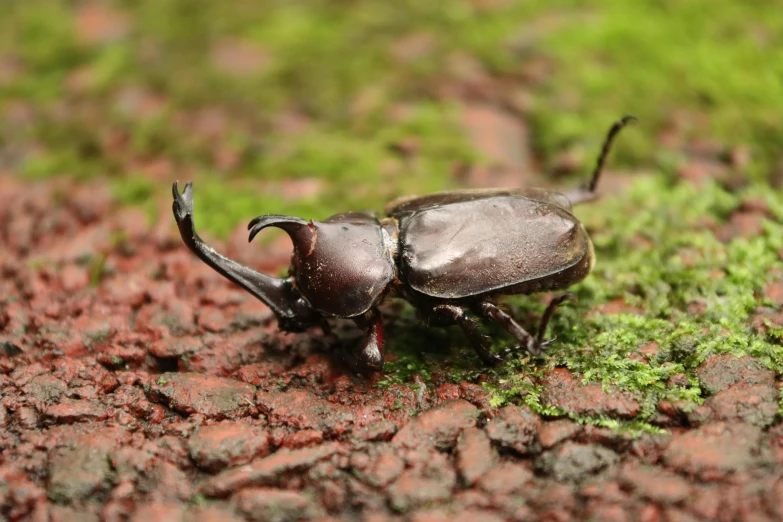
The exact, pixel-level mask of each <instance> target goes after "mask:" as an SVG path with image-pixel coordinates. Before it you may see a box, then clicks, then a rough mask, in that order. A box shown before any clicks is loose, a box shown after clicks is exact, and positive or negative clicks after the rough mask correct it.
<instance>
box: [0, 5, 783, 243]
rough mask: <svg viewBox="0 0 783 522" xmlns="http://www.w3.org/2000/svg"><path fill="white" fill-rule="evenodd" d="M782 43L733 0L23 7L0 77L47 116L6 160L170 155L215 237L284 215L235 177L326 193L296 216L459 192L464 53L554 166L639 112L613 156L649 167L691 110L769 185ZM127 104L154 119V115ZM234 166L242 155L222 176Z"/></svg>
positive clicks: (38, 118) (10, 93) (3, 89)
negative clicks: (740, 150) (231, 59)
mask: <svg viewBox="0 0 783 522" xmlns="http://www.w3.org/2000/svg"><path fill="white" fill-rule="evenodd" d="M95 6H98V10H97V11H98V12H97V14H96V13H95V12H92V11H90V8H91V7H92V8H94V7H95ZM107 10H108V11H109V13H110V15H109V16H106V15H105V14H102V13H105V12H106V11H107ZM782 35H783V12H781V10H780V9H779V8H778V6H776V5H774V3H738V2H732V1H730V0H719V1H717V2H716V1H712V2H707V1H706V0H699V1H697V0H684V1H682V0H678V1H673V0H672V1H664V0H646V1H639V2H596V1H592V2H588V1H575V0H571V1H567V0H559V1H555V2H551V1H547V2H544V1H538V0H535V1H525V2H520V1H503V2H489V1H488V2H481V1H473V2H471V1H467V0H461V1H455V2H448V3H446V4H445V5H444V4H442V3H432V2H416V1H413V0H407V1H400V2H384V1H381V0H353V1H351V0H344V1H338V2H334V1H325V0H300V1H290V0H261V1H256V2H250V1H237V2H213V1H210V0H125V1H120V0H117V1H113V2H112V1H106V2H92V3H90V2H76V1H68V0H24V1H23V0H9V1H6V2H3V3H2V5H0V57H2V62H0V63H3V64H5V67H4V69H6V70H9V71H12V72H11V73H8V74H4V75H0V110H4V111H10V110H11V109H12V107H15V106H17V105H18V104H19V103H20V102H21V103H27V104H29V105H30V106H32V108H33V113H34V116H33V117H32V121H30V122H28V123H27V124H26V125H24V126H22V127H21V128H20V127H18V126H16V125H15V126H13V127H11V128H5V129H2V127H0V129H2V132H0V140H2V141H0V147H2V146H3V145H5V146H6V147H10V146H11V145H15V146H17V145H18V144H19V143H21V144H22V145H21V146H17V147H16V149H21V150H22V151H23V152H22V153H21V154H20V157H15V159H16V161H17V163H15V164H14V166H16V167H17V170H19V171H22V172H25V173H27V174H29V175H35V176H50V175H60V174H65V175H71V176H76V177H93V176H99V175H111V176H124V177H126V178H127V177H128V176H135V175H137V174H138V171H137V166H138V165H139V164H140V163H145V162H150V161H153V160H155V159H157V158H166V160H168V161H172V162H173V164H174V167H175V170H176V173H180V172H182V173H186V174H187V175H190V176H192V177H196V179H198V180H199V181H200V182H201V180H202V179H203V180H204V181H203V182H201V184H200V185H199V187H198V188H197V191H198V192H197V194H198V195H199V196H201V197H208V198H209V199H208V201H206V202H201V201H200V202H199V203H198V205H199V207H200V208H201V209H202V212H204V213H205V214H206V213H209V215H214V216H215V220H214V222H212V220H210V222H205V223H204V225H205V226H212V227H214V228H213V231H215V232H218V233H220V234H224V233H226V232H227V231H228V230H229V229H230V228H231V226H230V224H231V223H236V222H237V221H239V220H241V219H246V218H247V215H248V214H246V213H245V211H246V209H247V208H248V207H250V206H253V207H254V210H253V212H254V213H258V212H259V211H264V210H265V209H267V208H268V209H269V211H270V212H276V211H283V210H284V209H283V208H282V205H281V204H280V199H279V198H277V197H275V195H269V194H262V195H260V196H258V199H255V198H256V195H253V194H252V193H251V192H248V191H245V190H237V187H235V186H231V185H230V184H228V183H227V181H228V180H229V179H243V178H253V179H258V178H261V179H290V178H295V177H317V178H319V179H323V180H327V181H328V182H329V183H328V184H327V189H326V193H325V194H323V195H321V197H320V198H319V199H320V200H321V203H317V202H316V201H312V200H311V201H307V200H306V199H307V198H305V201H300V202H294V203H293V204H291V203H290V202H288V203H286V208H285V210H287V211H288V212H313V213H315V214H316V217H318V216H321V215H325V214H328V213H329V212H333V211H335V210H338V209H339V210H342V209H344V208H348V207H360V208H366V207H371V208H380V206H381V205H382V204H383V202H384V201H385V200H387V199H388V198H389V197H392V196H395V195H399V194H402V193H405V192H410V191H413V192H426V191H430V190H433V189H442V188H447V187H450V186H453V185H455V181H454V180H453V175H452V171H453V169H454V168H455V167H454V166H455V164H458V163H460V162H465V161H474V160H476V156H475V153H474V151H473V150H472V148H471V146H470V144H469V143H467V142H466V141H465V139H464V137H463V134H462V133H461V131H460V129H459V126H458V125H457V123H456V121H457V117H456V114H457V112H458V107H455V105H454V104H452V103H450V102H448V101H446V100H444V98H443V97H442V96H440V95H439V91H438V88H439V86H441V85H442V83H443V82H446V83H448V82H449V81H452V82H453V81H455V77H458V76H459V75H460V74H465V72H464V70H463V71H461V70H460V67H462V68H463V69H464V68H465V67H466V66H465V65H464V63H463V65H462V66H460V65H455V63H457V64H459V60H460V57H461V58H464V57H469V59H471V60H475V63H476V64H478V66H479V67H481V68H483V69H484V70H485V71H486V72H487V73H489V74H491V75H495V76H498V77H501V78H504V81H505V82H506V84H508V85H511V87H510V88H509V89H508V90H509V92H510V93H512V95H513V93H514V89H516V88H519V89H521V90H524V92H525V93H526V95H528V96H529V100H528V107H527V109H525V110H526V111H527V112H528V114H527V115H526V118H527V119H528V120H529V123H530V125H531V128H532V136H533V138H534V145H535V147H536V152H537V154H538V155H539V156H540V157H541V158H543V159H544V163H543V164H544V165H545V166H546V165H547V160H550V159H551V158H552V157H553V155H554V154H555V153H556V152H557V151H560V150H562V149H563V147H564V146H566V145H568V144H569V143H572V142H574V141H580V140H586V141H587V143H589V144H590V146H591V147H592V146H597V145H598V141H599V140H600V137H601V135H602V133H603V129H604V128H605V127H606V125H607V123H608V122H610V121H612V120H614V119H615V118H616V117H617V116H619V115H621V114H624V113H633V114H636V115H637V116H639V117H640V120H641V122H642V125H643V126H642V128H641V131H637V132H633V133H627V136H624V137H623V140H624V144H623V147H622V150H619V151H618V158H617V159H616V161H617V162H618V164H621V165H622V164H625V165H639V164H644V165H650V164H651V163H655V162H656V161H657V160H658V153H659V150H658V147H659V145H658V144H657V142H656V139H655V137H656V135H658V134H659V133H661V132H663V131H664V130H665V129H667V128H668V127H670V126H671V125H672V118H675V117H676V116H678V115H683V114H685V115H687V117H686V123H685V124H684V126H685V130H684V132H685V134H686V135H687V136H689V137H699V138H704V139H707V138H711V139H715V140H719V141H720V142H721V143H724V144H725V145H727V146H735V145H744V146H747V147H749V149H750V151H751V152H752V157H753V158H754V160H755V161H753V162H752V163H751V165H750V166H749V167H748V169H749V170H750V171H751V172H752V173H753V174H754V175H755V176H756V177H760V178H763V177H765V176H766V175H768V174H769V172H770V171H771V169H772V168H773V167H774V166H776V165H777V164H778V162H779V161H780V140H779V137H780V136H781V135H783V117H782V116H781V114H780V111H779V110H778V108H779V107H780V106H781V105H782V104H783V42H781V38H783V36H782ZM417 39H418V40H417ZM417 41H418V43H416V42H417ZM405 42H407V43H405ZM221 45H224V46H229V47H228V48H229V53H234V54H238V55H239V58H237V60H240V62H241V61H242V60H244V61H245V62H248V63H249V65H247V64H244V63H239V64H238V65H231V64H229V67H234V66H236V67H239V68H240V69H242V68H243V67H244V68H246V69H247V70H242V71H241V72H240V73H238V74H233V73H231V72H230V71H229V72H226V70H225V67H222V66H221V65H220V62H221V60H223V59H222V58H220V55H219V53H220V46H221ZM400 46H407V47H408V48H409V50H408V51H400V50H399V49H398V48H399V47H400ZM395 49H397V50H396V51H395ZM410 49H412V50H410ZM417 49H418V50H417ZM405 52H407V53H408V54H409V55H411V56H412V57H410V58H407V59H401V58H399V55H400V53H403V54H404V53H405ZM216 53H218V55H217V56H218V58H216ZM223 61H225V60H223ZM469 63H473V62H469ZM470 67H471V65H468V66H467V68H468V69H470ZM542 71H543V72H542ZM134 94H135V95H137V96H141V97H143V98H144V100H147V101H149V100H148V98H152V100H153V101H154V104H155V107H154V108H153V109H148V110H143V109H140V108H139V107H138V106H139V105H143V104H144V102H143V101H138V100H136V101H134V100H133V95H134ZM129 98H130V100H129ZM153 101H149V103H153ZM134 104H135V105H134ZM128 105H130V107H128ZM401 106H404V107H405V108H406V110H409V112H410V115H409V116H408V117H407V118H405V119H402V120H401V118H400V117H399V116H395V114H396V113H399V112H400V107H401ZM205 109H217V110H219V111H221V113H223V114H225V115H226V117H227V121H228V123H227V124H226V125H225V127H226V128H225V129H223V130H222V131H221V132H219V133H218V134H217V135H216V136H205V135H204V133H200V132H193V126H192V121H191V120H189V119H188V114H189V111H190V113H194V112H197V111H200V110H205ZM395 111H396V112H395ZM289 114H296V115H302V116H303V117H305V118H306V120H307V122H308V125H307V127H306V130H305V131H302V132H295V133H282V134H281V133H280V132H276V129H277V128H276V126H275V121H276V119H277V118H279V117H281V116H285V115H289ZM118 136H119V138H117V137H118ZM113 138H116V139H117V140H119V141H121V146H110V145H111V143H112V139H113ZM405 138H407V139H415V140H416V142H417V144H418V145H419V150H418V151H417V161H416V162H415V164H413V165H410V164H409V163H406V162H404V161H402V160H401V159H400V157H399V154H398V153H397V152H395V151H394V150H392V148H391V147H390V146H391V145H393V144H394V143H396V142H397V141H399V140H400V139H405ZM16 149H15V150H16ZM220 154H223V155H226V154H229V155H233V156H234V157H235V158H236V159H235V160H234V161H232V162H230V163H229V164H225V162H224V163H223V164H221V162H220V161H217V160H216V156H218V155H220ZM591 158H592V155H585V158H584V159H583V162H584V163H585V167H586V166H587V162H589V161H591ZM184 175H185V174H183V176H184ZM358 183H361V184H362V186H361V187H358V186H357V184H358ZM204 184H206V185H204ZM204 186H205V187H206V189H207V190H208V191H209V192H210V194H212V196H205V194H204V192H205V190H204V188H202V187H204ZM251 196H252V197H251ZM228 198H231V199H232V201H236V209H237V210H229V209H226V208H225V204H224V202H225V201H226V199H228ZM212 200H214V201H215V202H216V203H220V204H214V205H213V203H211V202H210V201H212ZM221 207H222V208H221ZM240 211H241V213H240Z"/></svg>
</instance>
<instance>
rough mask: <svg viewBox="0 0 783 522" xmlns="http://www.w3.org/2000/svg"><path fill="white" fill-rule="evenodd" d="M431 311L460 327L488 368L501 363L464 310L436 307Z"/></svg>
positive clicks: (444, 306) (442, 306)
mask: <svg viewBox="0 0 783 522" xmlns="http://www.w3.org/2000/svg"><path fill="white" fill-rule="evenodd" d="M432 311H433V312H434V313H435V314H436V315H437V316H438V317H440V318H443V319H446V320H448V321H449V322H451V323H456V324H458V325H460V327H461V328H462V331H463V332H465V336H466V337H467V338H468V340H469V341H470V343H471V344H472V345H473V349H474V350H476V353H477V354H478V356H479V357H481V360H482V361H484V364H487V365H490V366H497V365H498V364H500V363H502V362H503V358H502V357H500V356H499V355H496V354H494V353H492V352H491V351H490V349H489V347H488V346H487V339H488V338H487V337H486V336H485V335H482V333H481V332H480V331H479V329H478V326H476V322H475V321H473V320H472V319H471V318H470V317H468V314H467V312H465V309H464V308H462V307H459V306H455V305H438V306H436V307H434V308H433V309H432Z"/></svg>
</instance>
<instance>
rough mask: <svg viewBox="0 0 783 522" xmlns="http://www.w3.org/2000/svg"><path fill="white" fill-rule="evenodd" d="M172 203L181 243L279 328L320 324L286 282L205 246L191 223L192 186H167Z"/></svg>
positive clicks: (301, 327)
mask: <svg viewBox="0 0 783 522" xmlns="http://www.w3.org/2000/svg"><path fill="white" fill-rule="evenodd" d="M171 190H172V195H173V196H174V202H173V204H172V210H173V212H174V219H175V220H176V221H177V227H178V228H179V233H180V235H181V236H182V241H184V242H185V244H186V245H187V247H188V248H189V249H190V250H191V252H193V253H194V254H196V256H198V257H199V259H201V260H202V261H204V262H205V263H206V264H207V265H209V266H210V267H212V269H214V270H215V271H216V272H217V273H219V274H220V275H222V276H223V277H225V278H226V279H228V280H230V281H233V282H234V283H236V284H238V285H239V286H241V287H242V288H244V289H245V290H247V291H248V292H250V293H251V294H253V295H254V296H256V297H257V298H258V299H260V300H261V301H263V302H264V303H266V304H267V306H269V308H271V309H272V311H273V312H274V314H275V315H276V316H277V318H278V321H279V324H280V328H281V329H284V330H288V331H301V330H303V329H304V328H307V327H308V326H310V325H312V324H319V323H320V319H321V318H320V315H319V314H318V313H317V312H315V311H314V310H312V309H310V308H309V307H308V306H306V303H305V302H304V301H303V300H302V298H301V297H300V296H299V295H297V293H296V290H295V289H294V288H293V286H292V285H291V283H290V281H288V280H287V279H277V278H274V277H270V276H268V275H266V274H262V273H260V272H256V271H255V270H253V269H251V268H248V267H246V266H244V265H240V264H239V263H237V262H236V261H233V260H231V259H229V258H227V257H225V256H223V255H221V254H218V253H217V252H216V251H215V250H214V249H213V248H212V247H210V246H208V245H207V244H206V243H204V241H202V239H201V238H200V237H199V236H198V234H196V228H195V225H194V224H193V184H192V183H190V182H188V183H186V184H185V190H184V191H183V192H182V194H180V193H179V189H178V188H177V183H176V182H174V185H173V186H172V187H171Z"/></svg>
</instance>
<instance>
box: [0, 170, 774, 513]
mask: <svg viewBox="0 0 783 522" xmlns="http://www.w3.org/2000/svg"><path fill="white" fill-rule="evenodd" d="M0 193H1V194H2V197H0V209H2V221H1V222H2V228H0V237H2V240H3V242H4V244H5V245H7V248H4V249H3V250H2V257H0V272H1V273H2V283H1V284H2V287H0V303H1V304H2V308H0V310H2V314H1V315H0V340H2V343H3V344H2V350H3V351H2V353H0V394H1V395H0V396H1V397H2V399H1V401H2V402H0V428H1V429H0V451H2V455H3V464H2V465H1V466H0V510H1V511H2V513H3V515H4V516H6V517H8V518H10V519H13V520H16V519H26V518H28V517H29V519H31V520H40V521H45V520H97V519H99V518H101V519H106V520H125V519H130V520H140V521H143V520H180V519H182V517H188V518H187V519H189V520H242V519H248V520H276V521H287V520H300V519H311V518H323V517H328V516H332V517H335V518H336V519H344V518H347V519H366V520H386V519H409V520H417V521H425V520H453V519H455V518H456V519H458V520H466V521H467V520H477V519H479V518H477V517H481V518H480V519H483V520H504V519H509V520H572V519H573V520H585V519H588V518H590V517H593V519H595V520H642V521H650V522H653V521H657V520H666V521H681V520H682V521H684V520H695V519H703V520H738V519H743V520H775V519H780V518H781V517H783V503H782V501H783V478H781V469H783V424H780V423H779V422H777V421H775V418H776V417H775V416H776V410H777V401H778V395H779V391H778V388H779V386H780V382H779V381H776V376H775V374H774V372H772V371H770V370H769V369H767V368H766V367H764V366H763V365H761V364H759V363H758V362H757V361H756V360H754V359H752V358H748V357H744V358H736V357H734V356H732V355H715V356H711V357H709V358H707V359H706V360H705V361H704V362H703V363H701V365H700V366H698V368H697V369H696V370H695V373H696V375H697V376H698V380H699V385H700V386H701V388H703V389H704V390H706V392H705V393H707V394H708V396H709V398H708V399H707V400H706V401H704V403H703V404H702V405H701V406H699V407H697V408H695V409H693V410H690V411H689V409H688V408H684V407H682V406H681V405H678V404H676V403H674V404H673V403H669V402H666V401H661V403H660V404H658V405H657V409H658V412H659V415H658V416H656V417H655V419H654V422H655V423H657V424H658V425H661V426H665V427H666V428H667V430H668V432H667V433H662V434H643V435H641V436H639V437H633V436H630V435H622V434H620V433H619V432H616V431H612V430H610V429H608V428H600V427H595V426H583V425H580V424H578V423H575V422H573V421H571V420H569V419H568V418H567V416H560V417H557V416H550V417H547V418H542V417H541V416H540V415H538V414H535V413H533V412H532V411H531V410H530V409H529V408H528V407H526V406H515V405H510V406H505V407H501V408H499V409H498V408H493V407H491V405H490V396H489V394H488V393H487V391H486V390H485V389H484V388H483V387H482V386H480V385H478V384H469V383H462V384H454V383H451V382H438V380H439V377H437V376H435V377H434V378H432V380H430V382H429V383H428V385H423V383H422V385H420V386H418V387H417V386H416V384H415V382H412V383H409V385H408V386H403V385H398V384H391V385H388V386H374V384H375V381H377V380H378V379H377V378H376V379H370V380H368V379H365V378H363V377H359V376H354V375H352V374H351V372H350V371H348V370H347V368H346V367H345V366H344V365H343V364H342V363H341V362H340V361H341V360H340V358H339V356H338V355H337V352H336V350H337V349H338V346H337V344H338V343H337V342H336V341H335V340H332V341H331V342H324V341H323V340H319V339H321V337H320V335H318V334H317V333H316V334H315V335H313V336H307V335H285V336H283V335H280V334H278V333H277V332H276V329H275V327H274V325H273V324H272V325H269V324H267V322H266V321H265V320H266V319H267V318H268V311H267V309H266V308H265V307H264V306H263V305H261V304H259V303H258V302H256V301H255V300H253V299H252V298H250V297H248V296H246V295H245V294H244V293H243V292H241V291H240V290H238V289H235V288H233V287H231V286H230V285H229V284H228V283H226V282H224V281H223V280H222V279H220V278H219V277H218V276H216V275H214V274H213V273H212V272H211V271H210V270H209V269H207V268H206V267H204V266H203V265H202V264H201V263H200V262H199V261H198V260H196V259H195V258H194V257H193V256H191V255H190V253H189V252H188V251H187V250H186V249H185V248H184V247H183V246H182V245H181V243H180V240H179V238H178V237H177V236H176V235H175V233H176V231H175V229H174V227H173V226H171V223H169V222H168V220H165V221H163V222H161V224H160V226H157V227H153V228H149V227H147V226H146V225H144V224H143V223H144V219H143V216H141V215H140V213H139V211H136V210H125V211H121V212H119V213H117V212H113V204H112V202H111V197H110V196H109V195H108V194H106V193H105V192H103V190H102V189H101V188H100V187H98V186H82V187H75V186H66V185H60V186H57V185H56V184H51V183H49V184H38V185H30V184H24V185H23V184H18V183H16V182H10V181H8V180H3V181H2V185H1V186H0ZM226 248H228V250H229V252H230V251H231V248H230V246H228V247H226ZM772 291H773V292H776V295H777V299H780V296H779V295H778V294H779V292H780V291H779V288H777V287H775V289H773V290H772ZM777 320H778V321H779V318H778V319H777ZM642 356H644V355H643V353H642ZM390 358H391V359H393V358H394V354H390ZM475 363H476V364H478V362H477V361H475ZM684 378H685V377H684V376H681V377H680V379H684ZM539 384H540V386H541V396H542V397H544V400H545V401H548V403H549V404H551V405H554V406H556V407H558V408H560V409H561V410H562V411H564V412H567V413H573V414H581V415H584V414H593V415H603V416H605V417H607V418H628V419H630V418H634V417H635V416H636V415H638V414H639V411H640V405H639V403H638V402H637V401H636V400H635V399H634V396H633V394H630V393H606V392H604V391H603V390H602V388H601V386H600V385H598V384H595V385H582V384H580V381H579V380H578V379H577V378H576V377H575V375H573V374H572V373H571V372H569V371H568V370H566V369H564V368H558V369H553V370H550V371H548V372H547V373H546V374H545V377H544V378H543V379H542V380H541V382H540V383H539ZM681 385H685V384H681ZM47 517H49V518H48V519H47ZM79 517H81V518H79Z"/></svg>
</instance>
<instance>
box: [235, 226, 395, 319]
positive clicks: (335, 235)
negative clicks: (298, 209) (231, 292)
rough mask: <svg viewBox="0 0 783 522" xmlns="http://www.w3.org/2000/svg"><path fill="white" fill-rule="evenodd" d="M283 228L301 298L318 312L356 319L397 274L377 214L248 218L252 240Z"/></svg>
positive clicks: (378, 296) (373, 302)
mask: <svg viewBox="0 0 783 522" xmlns="http://www.w3.org/2000/svg"><path fill="white" fill-rule="evenodd" d="M269 226H274V227H277V228H281V229H283V230H284V231H285V232H286V233H288V235H289V236H290V237H291V241H292V242H293V244H294V252H293V254H292V256H291V268H290V274H291V277H292V281H293V284H294V285H295V286H296V288H297V289H298V290H299V291H300V292H301V294H302V297H303V298H304V299H305V300H306V301H307V303H309V305H310V306H312V307H313V308H314V309H315V310H317V311H318V312H320V313H323V314H326V315H331V316H337V317H354V316H357V315H361V314H363V313H364V312H366V311H367V310H369V309H370V308H371V307H372V306H373V305H374V304H375V303H376V302H377V301H378V300H379V299H380V297H381V296H382V294H383V293H384V291H385V289H386V286H387V284H388V283H389V282H390V281H391V280H392V279H393V278H394V274H395V269H394V260H393V258H392V253H391V249H390V248H388V246H387V245H386V243H385V241H384V236H383V234H382V232H381V226H380V223H379V222H378V220H377V219H376V218H375V217H372V216H369V215H367V214H361V213H347V214H338V215H336V216H332V217H331V218H329V219H327V220H325V221H305V220H303V219H301V218H297V217H290V216H280V215H266V216H259V217H257V218H255V219H254V220H253V221H251V222H250V224H249V225H248V228H249V229H250V237H249V240H250V241H252V240H253V238H254V237H255V236H256V234H258V232H260V231H261V230H263V229H264V228H266V227H269Z"/></svg>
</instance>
